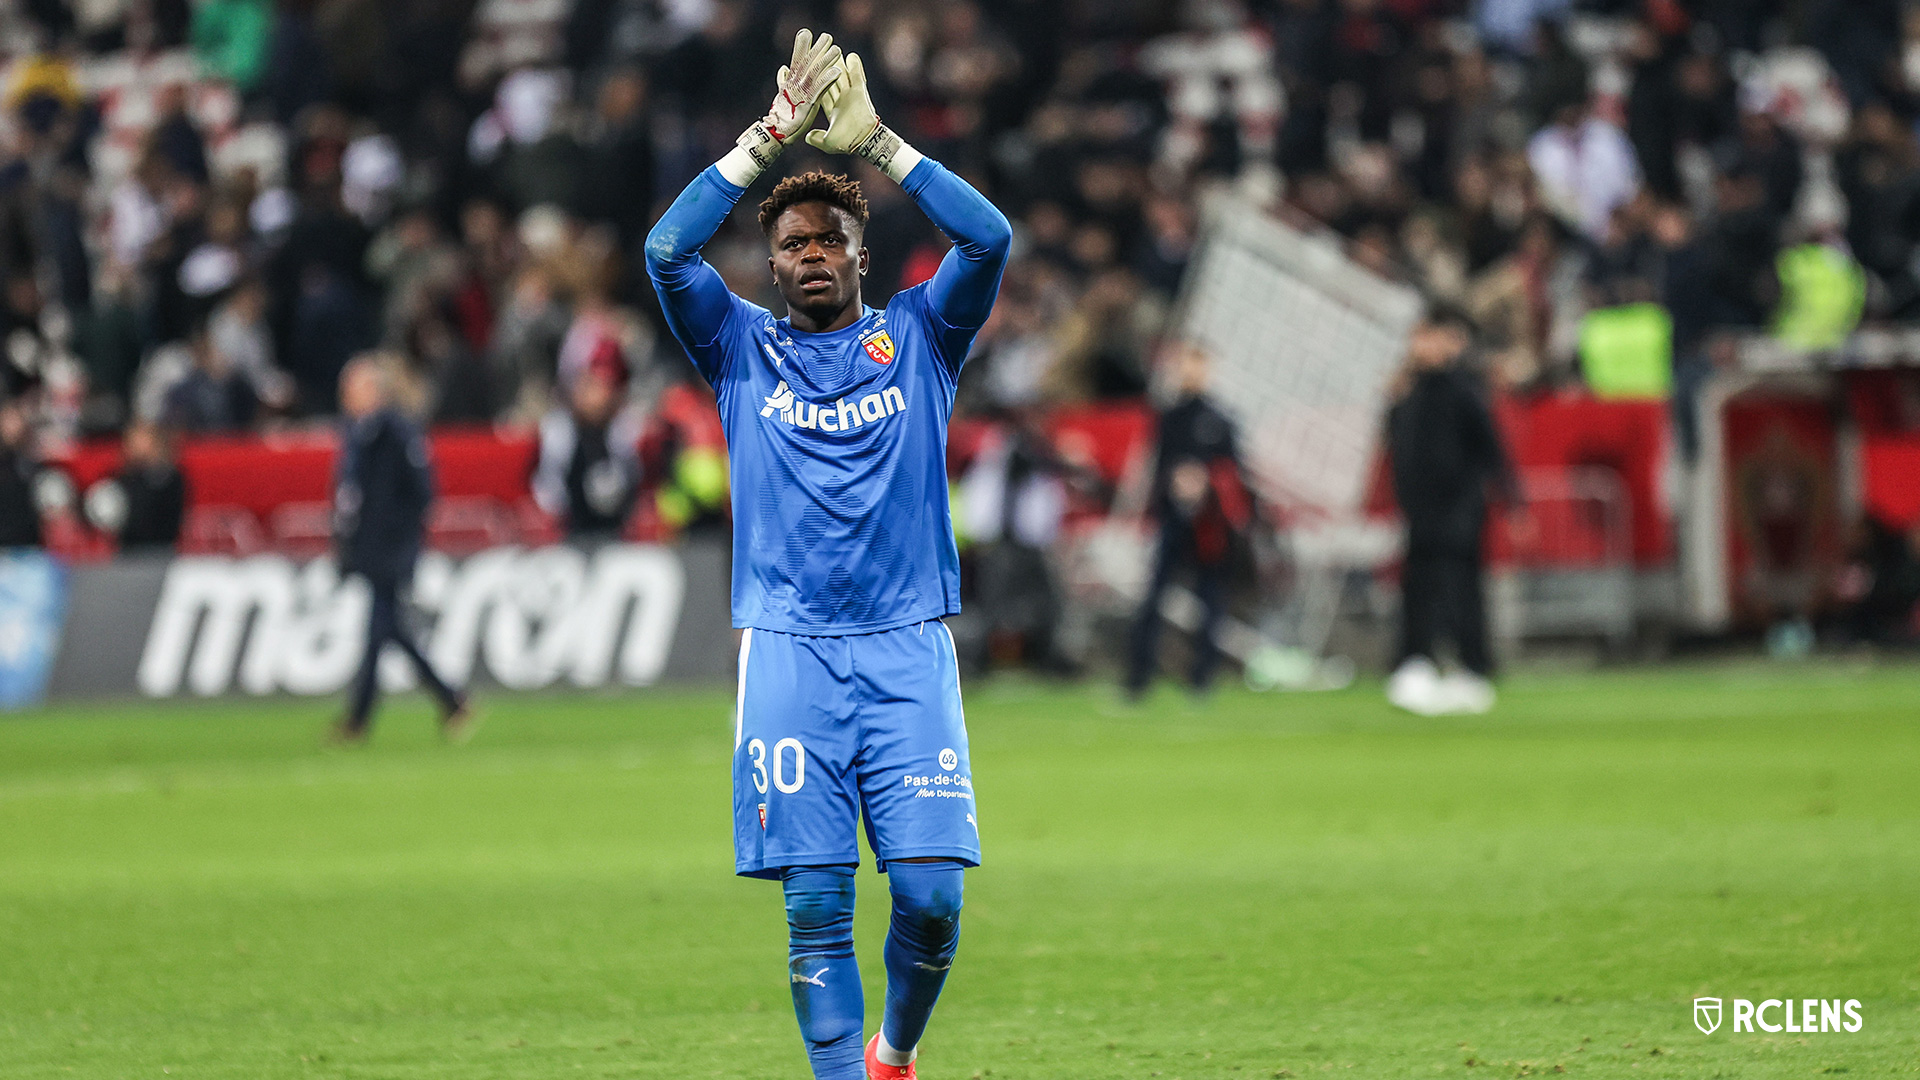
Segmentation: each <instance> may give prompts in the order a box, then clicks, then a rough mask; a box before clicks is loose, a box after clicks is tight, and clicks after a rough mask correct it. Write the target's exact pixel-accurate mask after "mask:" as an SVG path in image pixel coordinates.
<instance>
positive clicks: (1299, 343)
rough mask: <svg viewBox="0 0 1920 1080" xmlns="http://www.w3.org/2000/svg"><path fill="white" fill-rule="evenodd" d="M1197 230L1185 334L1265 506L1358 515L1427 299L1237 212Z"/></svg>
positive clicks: (1324, 247) (1225, 206)
mask: <svg viewBox="0 0 1920 1080" xmlns="http://www.w3.org/2000/svg"><path fill="white" fill-rule="evenodd" d="M1202 228H1203V234H1202V239H1201V244H1200V249H1199V250H1198V252H1196V253H1195V256H1194V261H1193V264H1192V265H1191V266H1190V267H1189V268H1188V270H1187V277H1186V281H1185V284H1184V288H1183V290H1182V292H1183V295H1182V298H1181V304H1180V313H1179V316H1178V322H1177V331H1178V333H1179V334H1180V335H1181V336H1183V337H1185V338H1187V339H1189V340H1193V341H1198V342H1199V343H1200V344H1202V345H1203V346H1205V347H1206V348H1207V350H1208V351H1209V352H1210V353H1212V354H1213V358H1214V367H1213V376H1212V382H1213V385H1212V393H1213V398H1214V401H1215V403H1216V404H1218V405H1219V406H1220V408H1222V409H1223V410H1225V411H1226V412H1227V414H1228V415H1230V416H1232V417H1233V419H1234V421H1235V423H1236V424H1237V425H1238V426H1239V429H1240V437H1241V440H1242V446H1243V455H1244V457H1245V458H1246V464H1247V466H1248V468H1249V470H1250V471H1251V472H1252V474H1253V479H1254V482H1255V484H1256V485H1257V486H1258V487H1259V489H1260V492H1259V493H1260V495H1261V496H1262V497H1263V498H1266V499H1268V500H1269V501H1272V502H1276V503H1281V504H1284V505H1288V506H1293V507H1300V508H1309V509H1313V510H1319V511H1324V512H1326V513H1327V514H1329V515H1331V516H1333V517H1336V518H1343V517H1349V516H1351V515H1353V514H1355V513H1356V512H1357V511H1358V510H1359V509H1360V505H1361V502H1362V500H1363V499H1364V498H1365V495H1366V484H1367V479H1368V469H1369V467H1370V465H1371V463H1372V460H1373V454H1374V449H1375V446H1376V445H1377V443H1378V441H1379V435H1380V430H1381V424H1382V421H1383V418H1384V415H1385V412H1386V408H1387V388H1388V384H1389V383H1390V382H1391V381H1392V379H1393V375H1394V373H1395V371H1397V370H1398V369H1399V367H1400V364H1401V362H1402V359H1403V358H1404V356H1405V354H1406V343H1407V336H1408V334H1409V333H1410V332H1411V330H1412V329H1413V324H1414V323H1415V322H1416V321H1417V320H1418V319H1419V316H1420V297H1419V294H1418V293H1416V292H1414V291H1413V290H1412V289H1409V288H1406V287H1405V286H1401V285H1396V284H1393V283H1392V282H1389V281H1386V280H1384V279H1382V278H1379V277H1376V276H1375V275H1373V274H1371V273H1369V272H1368V271H1366V270H1365V269H1362V268H1361V267H1360V266H1359V265H1358V264H1356V263H1354V262H1353V261H1352V260H1350V259H1348V258H1347V257H1346V256H1345V255H1344V254H1342V252H1341V251H1340V249H1339V248H1338V247H1337V246H1336V245H1335V244H1334V243H1333V242H1332V241H1330V240H1328V239H1325V238H1322V237H1316V236H1309V235H1307V234H1305V233H1302V232H1300V231H1298V230H1296V229H1293V228H1291V227H1289V226H1288V225H1286V224H1284V223H1282V222H1280V221H1277V220H1275V219H1273V218H1272V217H1269V216H1268V215H1266V214H1264V213H1262V212H1261V211H1260V210H1258V209H1257V208H1255V207H1253V206H1251V205H1249V204H1247V203H1244V202H1241V201H1239V200H1237V199H1233V198H1227V197H1221V198H1217V199H1214V200H1212V201H1210V202H1209V203H1208V204H1207V207H1206V211H1205V218H1204V221H1203V225H1202Z"/></svg>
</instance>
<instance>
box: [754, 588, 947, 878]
mask: <svg viewBox="0 0 1920 1080" xmlns="http://www.w3.org/2000/svg"><path fill="white" fill-rule="evenodd" d="M733 731H734V736H733V850H734V872H735V873H738V874H744V875H746V876H749V877H763V878H777V877H779V876H780V871H781V870H782V869H783V868H785V867H789V866H830V865H834V864H842V863H853V864H858V863H859V862H860V848H859V841H858V839H857V837H856V834H855V829H857V828H858V826H859V821H860V819H861V818H862V817H865V819H866V825H867V843H868V844H869V845H870V846H871V847H872V848H873V852H874V856H875V858H876V859H877V860H878V862H879V864H880V870H881V872H882V873H885V872H886V868H887V862H888V861H889V860H897V859H925V858H944V859H954V860H956V861H959V862H962V863H965V864H966V865H968V866H978V865H980V832H979V827H978V825H977V824H976V822H975V820H974V799H973V770H972V768H971V766H970V765H969V764H968V762H967V725H966V719H965V717H963V716H962V714H961V710H960V668H959V664H958V663H957V657H956V656H955V653H954V648H953V635H952V634H951V633H949V632H948V630H947V627H946V624H945V623H941V622H924V623H916V624H914V625H912V626H905V627H901V628H900V629H898V630H887V631H883V632H881V633H878V634H853V635H849V636H846V637H803V636H800V635H797V634H781V633H776V632H774V631H771V630H747V631H746V632H745V633H744V634H742V635H741V638H740V691H739V699H738V701H737V703H736V704H735V708H734V729H733Z"/></svg>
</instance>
